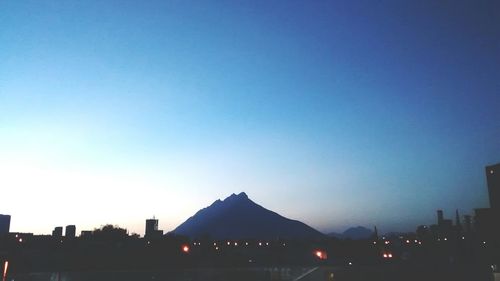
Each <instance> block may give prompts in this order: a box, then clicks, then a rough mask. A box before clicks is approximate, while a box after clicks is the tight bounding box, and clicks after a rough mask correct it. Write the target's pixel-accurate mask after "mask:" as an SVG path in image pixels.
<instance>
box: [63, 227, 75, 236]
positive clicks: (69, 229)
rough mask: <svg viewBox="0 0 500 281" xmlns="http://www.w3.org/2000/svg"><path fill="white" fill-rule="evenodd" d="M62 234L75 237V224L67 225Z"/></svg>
mask: <svg viewBox="0 0 500 281" xmlns="http://www.w3.org/2000/svg"><path fill="white" fill-rule="evenodd" d="M64 236H66V237H67V238H75V236H76V226H75V225H67V226H66V232H65V233H64Z"/></svg>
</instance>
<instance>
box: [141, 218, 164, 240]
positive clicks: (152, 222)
mask: <svg viewBox="0 0 500 281" xmlns="http://www.w3.org/2000/svg"><path fill="white" fill-rule="evenodd" d="M162 235H163V230H158V220H157V219H155V218H154V217H153V218H152V219H147V220H146V232H145V234H144V237H145V238H148V239H150V238H159V237H161V236H162Z"/></svg>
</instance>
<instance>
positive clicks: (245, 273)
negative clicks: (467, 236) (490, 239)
mask: <svg viewBox="0 0 500 281" xmlns="http://www.w3.org/2000/svg"><path fill="white" fill-rule="evenodd" d="M114 280H116V281H132V280H133V281H142V280H144V281H146V280H155V281H235V280H241V281H362V280H369V281H378V280H380V281H392V280H394V281H402V280H408V281H413V280H415V281H417V280H418V281H421V280H436V281H437V280H453V281H455V280H457V281H462V280H463V281H465V280H467V281H482V280H484V281H493V280H494V277H493V274H492V272H491V269H489V268H464V267H457V268H451V267H450V268H430V267H427V268H423V267H419V266H401V265H379V266H360V267H357V266H346V267H331V266H319V267H254V268H199V269H188V270H166V271H93V272H56V273H26V274H19V275H16V276H10V277H8V278H7V279H6V280H5V281H114Z"/></svg>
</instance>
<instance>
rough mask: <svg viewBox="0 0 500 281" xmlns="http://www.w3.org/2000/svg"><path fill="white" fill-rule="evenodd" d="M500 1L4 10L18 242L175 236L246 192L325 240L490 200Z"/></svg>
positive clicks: (8, 195)
mask: <svg viewBox="0 0 500 281" xmlns="http://www.w3.org/2000/svg"><path fill="white" fill-rule="evenodd" d="M499 5H500V4H498V3H496V2H493V1H491V2H488V1H485V2H480V3H470V1H454V2H453V3H434V2H432V1H413V2H408V3H392V2H390V1H380V2H377V3H374V2H373V1H360V2H358V3H349V1H338V2H329V1H318V2H314V3H310V2H305V3H302V2H290V1H286V2H285V1H273V2H268V1H251V2H246V3H244V2H239V3H235V2H231V1H229V2H224V1H218V2H215V3H208V2H207V3H203V2H189V3H188V2H177V1H150V2H148V3H140V2H139V1H137V2H134V1H85V2H83V3H77V2H67V1H3V2H2V3H1V4H0V42H1V44H0V61H2V64H0V186H1V187H2V189H1V190H2V198H4V200H3V202H2V205H1V207H0V208H1V209H0V213H1V214H9V215H11V216H12V220H11V227H10V229H11V231H14V232H34V233H46V234H48V233H50V232H51V231H52V229H53V228H54V227H55V226H67V225H76V227H77V233H79V231H80V230H92V229H93V228H95V227H99V226H101V225H105V224H108V223H112V224H116V225H119V226H121V227H125V228H127V229H128V230H129V231H130V232H136V233H141V234H143V233H144V225H143V222H144V219H145V218H150V217H152V216H156V218H157V219H159V222H160V224H159V226H158V228H159V229H162V230H165V231H169V230H173V229H174V228H175V227H176V226H178V225H179V224H180V223H182V222H183V221H184V220H186V219H187V218H188V217H190V216H192V215H193V214H194V213H195V212H196V211H197V210H199V209H200V208H202V207H204V206H208V205H209V204H211V203H212V202H213V201H215V200H217V199H220V198H225V197H226V196H228V195H229V194H231V193H239V192H242V191H244V192H246V193H248V194H249V196H251V197H252V198H254V200H255V201H256V202H258V203H259V204H262V205H263V206H266V207H267V208H269V209H271V210H273V211H276V212H277V213H280V214H282V215H284V216H286V217H289V218H292V219H297V220H300V221H303V222H305V223H307V224H308V225H310V226H312V227H314V228H316V229H318V230H320V231H322V232H332V231H340V230H343V229H345V228H348V227H351V226H357V225H364V226H367V227H370V226H373V225H377V227H378V228H379V229H380V230H381V231H383V232H389V231H410V230H412V231H414V229H413V228H414V227H415V226H416V225H420V224H426V223H428V222H430V221H433V220H434V218H435V211H436V209H442V210H444V212H445V216H447V217H452V214H454V212H455V210H456V209H458V210H459V211H460V213H461V214H472V212H473V211H472V210H473V209H474V208H480V207H488V206H489V201H488V188H487V185H486V178H485V170H484V169H485V167H486V166H489V165H493V164H495V163H498V162H499V159H500V154H499V153H500V142H499V141H498V140H500V130H499V128H500V118H498V108H500V96H499V95H498V93H499V92H500V84H499V82H498V81H500V73H499V72H498V65H500V53H499V52H498V47H499V46H500V39H499V38H500V15H498V11H499V10H500V9H499Z"/></svg>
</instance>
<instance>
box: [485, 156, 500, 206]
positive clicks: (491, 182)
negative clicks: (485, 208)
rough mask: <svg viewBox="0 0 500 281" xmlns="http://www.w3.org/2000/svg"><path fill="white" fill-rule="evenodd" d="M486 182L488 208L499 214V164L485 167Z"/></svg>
mask: <svg viewBox="0 0 500 281" xmlns="http://www.w3.org/2000/svg"><path fill="white" fill-rule="evenodd" d="M486 182H487V184H488V195H489V198H490V207H491V208H492V209H493V210H494V212H495V213H497V214H500V163H498V164H495V165H492V166H486Z"/></svg>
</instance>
